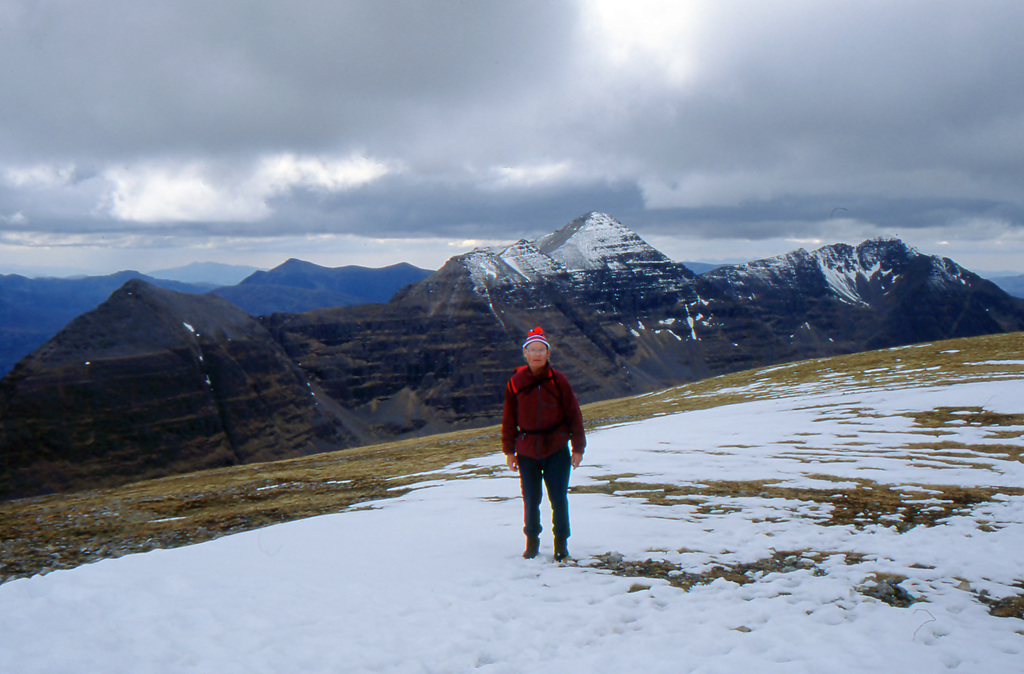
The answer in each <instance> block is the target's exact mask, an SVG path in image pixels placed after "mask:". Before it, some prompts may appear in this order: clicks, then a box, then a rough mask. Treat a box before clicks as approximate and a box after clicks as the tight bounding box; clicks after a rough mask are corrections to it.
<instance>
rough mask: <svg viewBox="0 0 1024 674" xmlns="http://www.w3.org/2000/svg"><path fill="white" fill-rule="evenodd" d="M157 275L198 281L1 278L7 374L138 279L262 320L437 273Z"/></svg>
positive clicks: (189, 270) (298, 265) (1, 360)
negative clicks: (224, 280) (220, 282)
mask: <svg viewBox="0 0 1024 674" xmlns="http://www.w3.org/2000/svg"><path fill="white" fill-rule="evenodd" d="M156 273H157V274H160V273H167V274H168V275H171V276H176V277H178V278H194V279H196V281H197V282H194V283H186V282H184V281H180V280H171V279H166V278H159V277H157V276H150V275H147V274H142V273H140V272H137V271H130V270H129V271H120V272H117V273H116V274H109V275H107V276H86V277H80V278H27V277H25V276H20V275H18V274H7V275H0V377H2V376H3V375H5V374H7V373H8V372H9V371H10V370H11V368H13V367H14V365H15V363H17V362H18V361H19V360H21V359H22V358H23V357H25V356H27V355H28V354H30V353H32V352H33V351H35V350H36V349H37V348H39V347H40V346H41V345H42V344H43V343H45V342H46V340H48V339H49V338H50V337H52V336H53V335H55V334H56V333H57V332H58V331H59V330H60V329H61V328H63V327H64V326H65V325H67V324H68V322H70V321H71V319H73V318H75V317H76V316H78V315H80V314H83V313H85V312H86V311H90V310H92V309H94V308H95V307H97V306H98V305H99V304H101V303H102V302H104V301H106V299H107V298H108V297H110V295H111V293H113V292H114V291H115V290H117V289H118V288H120V287H121V286H123V285H124V284H125V283H127V282H128V281H130V280H132V279H141V280H143V281H146V282H147V283H150V284H152V285H155V286H159V287H162V288H167V289H169V290H176V291H178V292H186V293H194V294H205V293H213V294H216V295H220V296H221V297H224V298H225V299H227V300H228V301H230V302H232V303H234V304H235V305H237V306H239V307H241V308H242V309H244V310H245V311H247V312H248V313H250V314H252V315H254V316H255V315H261V314H267V315H269V314H272V313H275V312H290V313H294V312H302V311H310V310H313V309H321V308H326V307H332V306H345V305H352V304H372V303H377V302H386V301H387V300H388V299H390V297H391V296H392V295H394V294H395V293H396V292H398V291H399V290H400V289H402V288H403V287H404V286H406V285H408V284H410V283H415V282H416V281H419V280H421V279H423V278H426V277H427V276H428V275H430V273H431V271H430V270H428V269H420V268H419V267H414V266H413V265H410V264H405V263H402V264H396V265H392V266H390V267H383V268H380V269H373V268H368V267H358V266H347V267H336V268H330V267H321V266H319V265H316V264H312V263H310V262H303V261H301V260H288V261H287V262H285V263H284V264H282V265H280V266H278V267H275V268H274V269H271V270H269V271H255V272H254V273H252V274H250V275H249V276H248V277H246V278H245V279H243V280H242V282H241V283H238V284H237V285H225V286H219V287H218V286H217V285H216V284H214V283H211V282H210V280H212V279H215V278H217V275H218V274H219V275H221V276H224V275H228V277H230V275H232V274H236V275H237V274H238V273H239V269H238V268H237V267H230V266H229V265H215V264H214V265H209V264H204V265H190V266H189V267H184V268H179V269H174V270H165V272H156Z"/></svg>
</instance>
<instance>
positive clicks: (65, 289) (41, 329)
mask: <svg viewBox="0 0 1024 674" xmlns="http://www.w3.org/2000/svg"><path fill="white" fill-rule="evenodd" d="M131 279H142V280H145V281H146V282H148V283H151V284H153V285H158V286H161V287H164V288H169V289H172V290H176V291H179V292H197V293H198V292H206V291H207V290H208V289H209V288H208V287H207V286H197V285H192V284H188V283H182V282H179V281H171V280H166V279H157V278H153V277H150V276H146V275H145V274H140V273H139V272H137V271H121V272H118V273H116V274H109V275H107V276H86V277H82V278H36V279H33V278H26V277H24V276H19V275H17V274H9V275H0V376H2V375H4V374H7V372H9V371H10V369H11V368H12V367H14V364H15V363H17V362H18V361H19V360H21V359H22V358H24V357H25V356H27V355H28V354H30V353H32V351H34V350H35V349H36V348H38V347H39V346H40V345H41V344H43V342H45V341H46V340H48V339H49V338H50V337H53V336H54V335H55V334H56V333H57V331H59V330H60V329H61V328H62V327H64V326H65V325H67V323H68V321H70V320H71V319H73V318H75V317H76V316H78V315H79V314H82V313H83V312H86V311H89V310H90V309H93V308H95V307H96V306H97V305H99V304H100V303H101V302H103V301H104V300H106V299H107V298H108V297H110V294H111V293H112V292H114V291H115V290H117V289H118V288H120V287H121V286H123V285H124V284H125V283H126V282H127V281H129V280H131Z"/></svg>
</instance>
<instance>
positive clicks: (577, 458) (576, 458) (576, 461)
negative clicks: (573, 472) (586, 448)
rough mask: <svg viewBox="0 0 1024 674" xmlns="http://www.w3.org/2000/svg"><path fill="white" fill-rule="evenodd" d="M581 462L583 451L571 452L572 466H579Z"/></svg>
mask: <svg viewBox="0 0 1024 674" xmlns="http://www.w3.org/2000/svg"><path fill="white" fill-rule="evenodd" d="M581 463H583V453H582V452H573V453H572V467H573V468H579V467H580V464H581Z"/></svg>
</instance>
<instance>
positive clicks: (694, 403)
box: [0, 333, 1024, 582]
mask: <svg viewBox="0 0 1024 674" xmlns="http://www.w3.org/2000/svg"><path fill="white" fill-rule="evenodd" d="M1008 378H1013V379H1021V378H1024V333H1014V334H1008V335H995V336H989V337H979V338H973V339H968V340H952V341H947V342H939V343H934V344H926V345H918V346H913V347H903V348H899V349H889V350H885V351H877V352H870V353H864V354H856V355H851V356H844V357H838V358H830V359H823V360H816V361H806V362H801V363H793V364H787V365H780V366H775V367H769V368H762V369H759V370H753V371H749V372H741V373H735V374H730V375H726V376H722V377H717V378H715V379H709V380H706V381H702V382H698V383H695V384H690V385H687V386H683V387H678V388H674V389H669V390H667V391H662V392H658V393H653V394H647V395H642V396H638V397H634V398H628V399H621V400H614V401H605V402H601V403H594V404H591V405H587V406H586V407H585V409H584V417H585V418H586V419H587V420H588V421H587V423H588V426H590V427H591V428H595V427H601V426H606V425H609V424H613V423H617V422H621V421H624V420H638V419H645V418H650V417H655V416H660V415H664V414H672V413H676V412H681V411H686V410H693V409H703V408H710V407H716V406H720V405H728V404H733V403H738V402H745V401H751V400H758V399H767V398H777V397H781V396H796V395H806V394H808V393H814V392H820V391H828V390H838V389H844V390H852V389H872V390H878V389H885V390H893V391H898V390H899V389H900V388H903V387H907V386H911V385H912V386H928V385H942V384H951V383H963V382H971V381H992V380H1002V379H1008ZM861 413H862V414H865V415H867V414H870V412H869V411H861ZM915 421H916V423H917V425H918V426H920V428H921V431H922V433H931V434H932V435H925V436H923V437H930V438H934V441H932V440H929V441H928V442H922V443H918V444H915V445H912V446H907V447H905V448H903V449H905V450H906V451H907V452H915V451H923V450H927V451H928V452H929V453H930V458H931V459H933V460H936V459H942V460H948V461H951V462H957V461H970V460H971V458H972V456H974V455H975V454H976V453H978V452H1002V453H1005V454H1006V455H1008V456H1010V457H1012V458H1013V459H1015V460H1020V451H1021V444H1020V441H1019V440H1020V437H1019V433H1015V432H1012V431H1006V430H1005V428H1007V427H1011V426H1014V425H1019V424H1020V423H1021V415H994V414H992V413H989V412H986V411H985V410H981V409H977V408H968V409H954V408H941V409H938V410H933V411H930V412H928V413H925V414H921V415H918V416H917V417H915ZM964 424H968V425H973V426H981V427H984V428H986V429H990V433H992V434H994V435H993V436H992V437H995V438H1000V439H1003V440H1005V443H1000V444H998V445H985V446H984V447H967V446H963V445H959V444H957V443H955V442H950V441H948V440H943V439H941V432H942V431H943V430H944V429H946V428H951V427H957V426H961V425H964ZM1000 433H1002V435H1000ZM499 445H500V441H499V436H498V429H497V428H495V427H491V428H485V429H476V430H466V431H459V432H454V433H446V434H443V435H437V436H432V437H429V438H421V439H414V440H405V441H400V442H392V443H386V444H381V445H375V446H373V447H364V448H358V449H352V450H345V451H340V452H334V453H330V454H318V455H315V456H311V457H306V458H301V459H292V460H288V461H281V462H275V463H267V464H256V465H247V466H238V467H233V468H225V469H220V470H214V471H206V472H202V473H194V474H190V475H183V476H176V477H169V478H163V479H159V480H151V481H146V482H139V483H136V484H131V485H126V486H123V487H118V488H114V489H105V490H94V491H86V492H78V493H72V494H64V495H56V496H48V497H40V498H34V499H24V500H20V501H12V502H7V503H2V504H0V582H3V581H6V580H10V579H12V578H17V577H21V576H27V575H32V574H35V573H39V572H43V571H48V570H53V569H59V568H71V567H74V566H77V565H79V564H82V563H86V562H90V561H95V560H97V559H102V558H106V557H116V556H120V555H123V554H127V553H129V552H139V551H144V550H149V549H153V548H163V547H174V546H180V545H187V544H190V543H196V542H200V541H204V540H209V539H211V538H215V537H217V536H221V535H224V534H226V533H233V532H238V531H244V530H248V529H254V528H258V527H262V526H267V525H269V524H274V523H278V522H284V521H289V520H294V519H299V518H303V517H310V516H314V515H320V514H325V513H334V512H340V511H342V510H345V509H347V508H350V507H353V506H356V505H358V504H360V503H365V502H367V501H372V500H377V499H381V498H386V497H390V496H397V495H400V494H402V493H405V492H406V491H407V490H408V489H410V488H411V487H412V486H414V485H415V484H417V483H420V482H423V481H424V480H428V479H438V478H449V479H451V478H457V477H466V476H472V475H480V474H485V473H486V472H487V471H486V470H484V469H480V468H478V467H474V466H472V465H468V466H461V467H460V466H458V465H457V464H459V462H461V461H466V460H468V459H472V458H475V457H479V456H483V455H485V454H489V453H495V452H498V451H500V447H499ZM812 449H813V448H809V450H812ZM940 455H941V456H940ZM450 466H455V468H448V469H447V472H445V473H444V474H441V473H439V472H438V471H441V470H442V469H444V468H445V467H450ZM629 477H630V476H615V477H613V478H609V479H608V481H607V483H605V484H603V485H601V486H600V487H589V488H588V489H590V490H600V491H605V492H607V493H617V494H619V495H630V496H636V497H639V498H645V499H648V500H649V501H650V502H652V503H660V504H666V505H667V504H671V503H680V502H691V503H697V502H699V503H700V504H701V508H703V509H706V510H707V511H708V512H713V511H714V509H715V508H718V509H721V508H728V507H729V505H728V502H727V500H728V499H729V498H736V497H742V496H749V495H761V494H765V495H770V496H778V497H781V498H787V499H796V500H801V501H808V502H813V503H818V504H821V505H822V506H829V507H827V508H825V507H823V509H822V512H823V513H827V515H823V517H827V519H829V520H830V522H831V523H833V524H857V525H863V524H866V523H878V522H885V523H889V524H893V525H894V526H901V527H907V528H909V527H913V526H917V525H920V524H924V525H928V524H930V523H934V522H935V521H936V520H938V519H941V518H942V517H947V516H949V515H950V514H953V513H958V512H963V511H965V510H967V509H969V508H970V507H972V506H973V505H974V504H976V503H980V502H983V501H987V500H989V499H991V498H992V496H993V495H994V492H993V491H992V490H986V489H977V488H976V489H963V488H950V487H942V486H937V487H934V488H929V489H930V490H931V492H932V493H930V494H928V499H927V503H925V502H924V500H923V499H922V498H921V497H920V496H919V495H917V494H915V493H907V492H905V491H901V490H899V489H893V488H890V487H888V486H885V485H878V484H876V483H874V482H872V481H870V480H861V481H858V482H857V486H856V487H854V488H849V487H840V486H839V485H837V486H836V488H834V489H827V490H826V489H823V490H810V489H802V490H801V489H794V488H792V487H786V486H781V485H777V484H772V483H771V482H719V483H713V484H703V485H699V486H692V487H680V486H679V485H651V484H650V483H642V484H641V483H635V484H634V483H631V482H630V481H629ZM823 479H828V477H827V476H823ZM1006 491H1007V490H1006V488H1003V489H1002V490H1001V492H1002V493H1006ZM925 506H927V507H925Z"/></svg>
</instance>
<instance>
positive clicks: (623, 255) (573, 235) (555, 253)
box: [536, 212, 669, 271]
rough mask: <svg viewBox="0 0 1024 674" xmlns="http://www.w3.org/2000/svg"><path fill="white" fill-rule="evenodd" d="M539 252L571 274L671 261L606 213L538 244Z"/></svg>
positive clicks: (584, 219)
mask: <svg viewBox="0 0 1024 674" xmlns="http://www.w3.org/2000/svg"><path fill="white" fill-rule="evenodd" d="M536 246H537V249H538V250H539V251H540V252H541V253H544V254H545V255H548V256H550V257H551V258H553V259H555V260H557V261H558V262H560V263H561V264H562V265H564V266H565V268H566V269H568V270H569V271H583V270H590V269H612V270H622V269H627V268H629V267H630V265H633V264H636V263H637V262H638V261H640V262H643V261H646V262H668V261H669V259H668V258H667V257H665V256H664V255H663V254H662V253H661V252H659V251H658V250H656V249H655V248H653V247H652V246H650V245H649V244H648V243H647V242H645V241H644V240H643V239H641V238H640V237H639V236H637V235H636V233H635V232H633V231H632V230H631V229H629V228H628V227H625V226H623V225H622V223H620V222H619V221H618V220H616V219H615V218H613V217H611V216H610V215H606V214H604V213H596V212H592V213H588V214H586V215H584V216H582V217H580V218H577V219H575V220H573V221H572V222H570V223H569V224H568V225H566V226H565V227H562V228H561V229H559V230H558V231H556V232H553V233H551V234H548V235H547V236H544V237H541V238H540V239H537V241H536Z"/></svg>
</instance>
